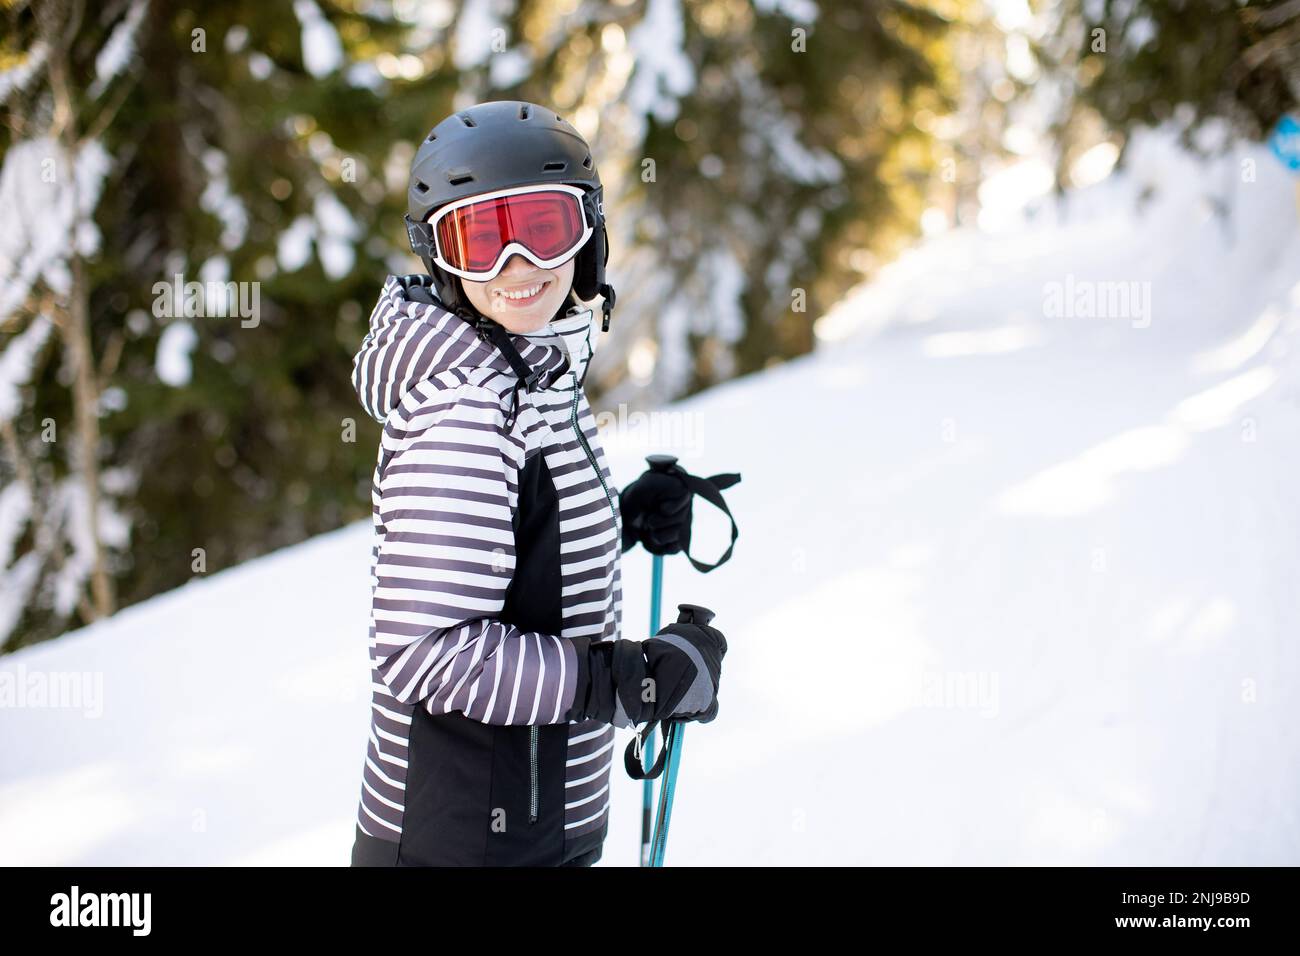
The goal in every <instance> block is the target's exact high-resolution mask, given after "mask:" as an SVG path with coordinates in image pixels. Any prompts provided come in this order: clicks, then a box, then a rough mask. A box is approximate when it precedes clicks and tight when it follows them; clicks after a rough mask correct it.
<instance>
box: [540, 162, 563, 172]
mask: <svg viewBox="0 0 1300 956" xmlns="http://www.w3.org/2000/svg"><path fill="white" fill-rule="evenodd" d="M568 165H569V164H568V163H566V162H565V161H564V160H553V161H551V162H549V163H547V164H546V165H545V166H543V167H542V172H544V173H549V172H556V171H559V170H562V169H564V168H566V167H567V166H568Z"/></svg>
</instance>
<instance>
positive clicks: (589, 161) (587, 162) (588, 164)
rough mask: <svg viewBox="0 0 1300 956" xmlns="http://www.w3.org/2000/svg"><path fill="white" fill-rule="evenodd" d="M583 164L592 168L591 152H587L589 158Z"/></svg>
mask: <svg viewBox="0 0 1300 956" xmlns="http://www.w3.org/2000/svg"><path fill="white" fill-rule="evenodd" d="M582 165H583V166H585V167H586V168H587V169H591V153H588V154H587V158H586V159H584V160H583V161H582Z"/></svg>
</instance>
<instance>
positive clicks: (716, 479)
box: [680, 470, 740, 574]
mask: <svg viewBox="0 0 1300 956" xmlns="http://www.w3.org/2000/svg"><path fill="white" fill-rule="evenodd" d="M680 477H681V479H682V480H683V481H684V482H685V483H686V487H687V488H689V489H690V491H691V492H692V493H693V494H697V495H699V496H700V497H701V498H703V499H704V500H705V501H707V502H708V503H709V504H711V505H713V506H714V507H715V508H717V509H718V510H720V511H721V512H722V513H723V514H724V515H726V516H727V520H728V521H730V522H731V542H730V543H729V544H728V545H727V550H726V551H723V552H722V557H720V558H718V560H716V561H714V562H713V563H712V564H709V563H707V562H705V561H698V560H696V559H695V558H694V557H692V556H691V553H690V551H689V550H688V551H687V552H686V560H688V561H690V562H691V564H692V566H694V568H695V570H696V571H699V572H700V573H701V574H706V573H708V572H709V571H712V570H713V569H714V568H717V567H721V566H722V565H724V564H726V563H727V561H729V560H730V559H731V551H732V549H733V548H734V547H735V546H736V538H738V537H739V536H740V529H739V528H737V527H736V519H735V518H734V517H732V514H731V509H730V508H728V507H727V501H726V499H725V498H723V497H722V489H723V488H730V487H731V486H732V485H734V484H735V483H736V482H738V481H740V475H738V474H726V475H714V476H713V477H711V478H701V477H699V476H698V475H692V474H691V473H690V472H688V471H685V470H683V471H682V473H681V476H680Z"/></svg>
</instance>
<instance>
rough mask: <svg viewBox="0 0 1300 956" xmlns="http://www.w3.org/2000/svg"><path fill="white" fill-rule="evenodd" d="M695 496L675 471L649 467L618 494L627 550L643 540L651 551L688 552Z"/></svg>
mask: <svg viewBox="0 0 1300 956" xmlns="http://www.w3.org/2000/svg"><path fill="white" fill-rule="evenodd" d="M674 467H676V466H674ZM677 470H678V471H680V470H681V469H680V468H678V469H677ZM692 497H694V496H693V494H692V493H691V491H690V489H689V488H687V487H686V483H685V482H684V481H682V479H681V478H680V477H678V476H677V475H676V474H675V473H674V472H672V471H667V472H665V471H655V470H653V469H648V470H647V471H646V472H645V473H644V474H643V475H642V476H641V477H640V478H638V479H637V480H636V481H634V482H632V483H631V484H630V485H628V486H627V487H626V488H624V489H623V490H622V491H621V492H619V495H618V508H619V511H621V512H622V513H623V550H624V551H626V550H628V549H629V548H631V547H632V546H633V545H634V544H636V543H637V542H638V541H640V542H641V543H642V544H643V545H645V549H646V550H647V551H649V552H650V553H651V554H676V553H677V552H678V551H685V550H686V549H687V547H689V545H690V543H691V499H692Z"/></svg>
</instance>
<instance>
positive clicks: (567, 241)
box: [406, 183, 600, 282]
mask: <svg viewBox="0 0 1300 956" xmlns="http://www.w3.org/2000/svg"><path fill="white" fill-rule="evenodd" d="M599 209H600V199H599V197H596V196H594V195H593V194H591V193H588V192H587V191H586V190H583V189H581V188H579V187H577V186H570V185H568V184H566V183H549V184H544V185H535V186H514V187H511V188H509V189H498V190H495V191H494V192H489V193H481V194H479V195H477V196H471V197H469V198H468V199H459V200H457V201H456V202H452V203H448V204H447V205H446V206H442V207H441V208H439V209H437V210H435V212H434V214H433V216H432V217H430V219H429V221H428V222H427V223H416V222H413V221H412V220H411V218H410V217H409V216H408V217H407V220H406V222H407V232H408V234H409V236H410V239H411V247H412V248H413V249H415V251H416V252H417V253H421V252H422V250H421V248H420V247H421V246H423V247H424V251H425V252H427V253H428V254H429V258H431V259H432V260H433V262H435V263H436V264H437V265H439V266H440V267H442V268H443V269H445V270H447V271H448V272H450V273H452V274H453V275H457V276H460V277H461V278H462V279H469V280H471V281H473V282H487V281H488V280H490V279H493V278H495V277H496V276H497V274H498V273H499V272H500V271H501V269H502V268H503V267H504V266H505V263H506V262H507V261H508V260H509V259H510V257H511V255H513V254H514V253H519V254H520V255H521V256H523V257H524V258H525V259H527V260H528V261H529V262H531V263H532V264H533V265H535V266H537V268H539V269H554V268H555V267H556V266H559V265H562V264H563V263H564V262H566V261H567V260H568V259H570V258H571V257H572V256H573V255H574V254H576V253H577V251H578V250H579V249H581V248H582V246H583V244H584V243H586V241H587V240H588V239H589V238H591V234H592V232H594V231H595V222H596V214H597V213H598V211H599Z"/></svg>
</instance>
